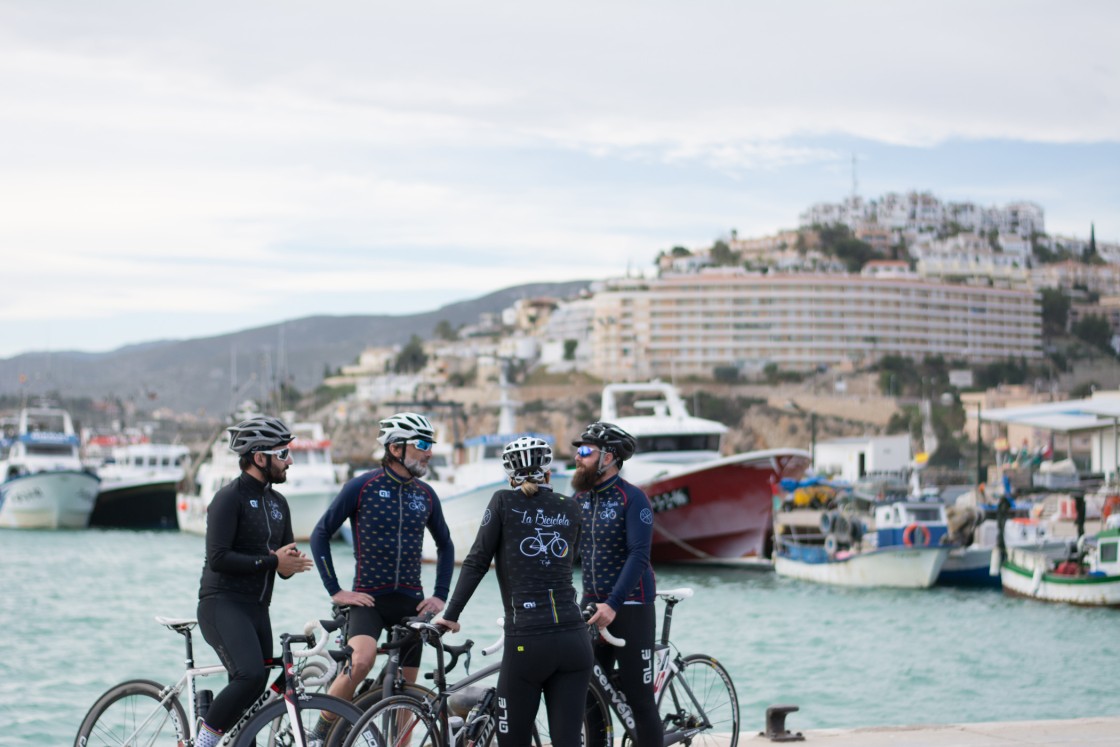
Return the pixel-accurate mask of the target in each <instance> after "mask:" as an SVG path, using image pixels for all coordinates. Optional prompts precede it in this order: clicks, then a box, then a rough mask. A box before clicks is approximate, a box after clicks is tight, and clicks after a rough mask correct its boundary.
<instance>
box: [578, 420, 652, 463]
mask: <svg viewBox="0 0 1120 747" xmlns="http://www.w3.org/2000/svg"><path fill="white" fill-rule="evenodd" d="M583 444H591V445H593V446H598V447H599V448H600V449H602V450H603V451H609V452H610V453H612V454H614V456H615V459H617V460H618V461H620V462H625V461H626V460H627V459H629V458H630V457H632V456H634V452H635V451H637V450H638V442H637V441H635V440H634V437H633V436H631V435H630V434H629V433H627V432H626V431H624V430H622V429H621V428H619V427H618V426H617V425H615V424H614V423H603V422H599V423H592V424H591V425H589V426H587V427H586V428H584V429H583V433H582V434H581V435H580V437H579V438H577V439H576V440H575V441H572V446H581V445H583Z"/></svg>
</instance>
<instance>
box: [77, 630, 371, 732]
mask: <svg viewBox="0 0 1120 747" xmlns="http://www.w3.org/2000/svg"><path fill="white" fill-rule="evenodd" d="M155 619H156V622H158V623H159V624H160V625H163V626H164V627H166V628H168V629H169V630H173V631H175V632H176V633H179V634H180V635H182V636H183V638H184V640H185V646H186V660H185V664H186V671H185V672H184V673H183V676H182V677H180V678H179V680H178V681H177V682H176V683H175V684H174V685H169V686H164V685H161V684H159V683H157V682H153V681H151V680H141V679H137V680H128V681H125V682H121V683H120V684H118V685H115V686H113V687H111V688H110V689H109V690H108V691H106V692H105V694H104V695H102V696H101V697H100V698H98V699H97V701H96V702H95V703H94V704H93V707H92V708H90V710H89V712H88V713H87V714H86V716H85V718H84V719H83V720H82V725H81V727H80V728H79V729H78V735H77V737H76V738H75V740H74V745H75V747H94V746H101V745H125V746H128V747H133V746H135V747H139V746H140V745H161V746H162V745H176V746H177V747H193V746H194V745H195V744H196V742H197V739H198V722H199V721H200V720H201V718H202V717H203V716H204V715H205V714H206V710H207V708H208V707H209V702H210V697H209V696H210V691H208V690H197V689H196V688H197V685H196V680H197V679H198V678H201V677H209V676H213V675H218V674H224V673H225V671H226V669H225V667H224V666H222V665H221V664H212V665H207V666H201V667H196V666H195V663H194V643H193V641H192V638H191V630H192V629H193V628H194V627H195V626H196V625H197V624H198V621H197V620H194V619H185V618H184V619H179V618H167V617H157V618H155ZM342 622H343V620H342V618H340V617H339V618H335V619H334V620H319V621H314V622H310V623H308V624H307V626H305V628H304V634H303V635H292V634H288V633H285V634H283V635H281V636H280V646H281V650H282V655H281V657H280V658H279V659H277V658H270V659H266V660H265V664H266V665H267V666H269V667H280V668H281V672H280V674H279V675H278V676H277V677H276V679H275V680H274V681H273V683H272V685H271V687H269V688H267V689H266V690H265V692H264V693H263V694H262V695H261V696H260V698H258V699H257V701H256V702H254V703H253V705H252V706H250V707H249V709H248V710H247V711H246V712H245V714H244V715H242V717H241V718H240V719H239V720H238V722H237V723H236V724H235V725H234V726H233V727H232V728H230V729H229V730H228V731H227V732H226V734H225V735H223V737H222V742H221V744H223V745H233V747H249V746H250V745H256V746H260V745H264V746H265V747H290V746H292V745H294V746H295V747H312V743H311V742H310V741H309V740H308V737H307V731H308V730H309V728H310V727H311V726H313V725H314V724H315V721H316V720H317V719H318V717H319V714H320V713H328V714H333V716H332V717H334V718H340V719H341V721H340V722H339V724H338V725H337V726H336V727H335V728H334V729H333V730H332V731H331V733H330V734H329V735H328V740H327V741H326V742H323V744H330V745H341V743H342V741H343V738H344V737H345V734H346V733H347V731H348V730H349V727H350V726H351V725H352V724H353V723H354V722H356V721H357V720H358V718H359V717H360V716H361V715H362V714H361V711H360V710H358V709H357V708H356V707H355V706H354V705H353V704H351V703H349V702H348V701H345V700H341V699H339V698H333V697H331V696H329V695H325V694H322V693H315V692H309V690H310V689H313V688H320V687H323V686H325V685H327V684H329V683H330V681H331V679H333V677H334V675H335V674H336V672H337V671H338V667H339V665H340V664H341V663H343V662H346V661H348V659H349V650H348V648H347V647H343V648H342V649H340V650H331V651H326V646H327V643H328V641H329V638H330V636H329V633H330V632H332V631H334V630H337V629H338V627H339V626H340V625H341V624H342ZM316 630H322V635H321V636H320V637H319V640H318V642H316V635H315V631H316ZM292 644H303V645H305V646H307V648H304V649H294V648H293V647H292ZM297 659H300V660H304V663H303V664H302V665H301V666H300V667H297V666H296V663H295V662H296V660H297ZM183 693H185V694H186V701H187V707H186V710H184V708H183V705H182V703H180V695H182V694H183ZM188 713H190V714H191V717H190V718H188V717H187V714H188Z"/></svg>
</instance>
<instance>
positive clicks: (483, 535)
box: [443, 485, 584, 635]
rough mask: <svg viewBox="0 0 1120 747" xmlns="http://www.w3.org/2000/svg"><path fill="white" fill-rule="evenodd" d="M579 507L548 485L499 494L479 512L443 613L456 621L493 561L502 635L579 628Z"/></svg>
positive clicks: (508, 490) (581, 623) (501, 491)
mask: <svg viewBox="0 0 1120 747" xmlns="http://www.w3.org/2000/svg"><path fill="white" fill-rule="evenodd" d="M579 537H580V513H579V507H578V506H577V505H576V504H575V502H574V501H573V500H572V499H571V498H567V497H565V496H563V495H560V494H558V493H554V492H553V491H552V489H551V488H549V487H548V486H547V485H541V486H539V490H538V491H537V493H536V494H535V495H531V496H529V495H525V494H524V493H523V492H522V491H521V490H520V489H512V490H510V489H507V490H499V491H497V492H496V493H494V495H493V497H492V498H491V499H490V503H489V505H487V507H486V510H485V511H484V512H483V514H482V520H481V525H480V526H479V528H478V535H477V536H476V537H475V541H474V544H473V545H472V546H471V550H470V552H469V553H468V554H467V557H466V558H464V559H463V567H462V569H461V570H460V571H459V581H458V582H457V583H456V585H455V593H454V594H453V595H452V597H451V601H450V602H448V604H447V608H446V609H445V610H444V612H443V618H444V619H445V620H452V621H457V620H458V619H459V615H460V613H461V612H462V611H463V607H465V606H466V604H467V600H469V599H470V598H471V595H472V594H473V593H474V591H475V589H476V588H477V587H478V584H479V582H480V581H481V580H482V577H483V576H485V575H486V572H487V571H488V570H489V569H490V561H491V560H494V561H495V565H496V567H497V574H498V588H499V589H500V590H501V594H502V606H503V607H504V608H505V631H506V633H507V634H515V633H516V634H523V635H525V634H529V635H532V634H537V633H552V632H557V631H561V630H569V629H570V630H575V629H579V628H580V627H582V626H583V625H584V622H583V617H582V616H581V615H580V610H579V604H578V600H577V599H576V590H575V587H574V586H573V585H572V562H573V559H574V556H575V552H576V548H577V547H578V546H579Z"/></svg>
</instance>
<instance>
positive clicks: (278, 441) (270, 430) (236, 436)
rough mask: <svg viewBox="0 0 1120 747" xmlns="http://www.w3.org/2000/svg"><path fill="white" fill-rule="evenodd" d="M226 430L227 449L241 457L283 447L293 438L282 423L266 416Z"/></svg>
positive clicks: (250, 419)
mask: <svg viewBox="0 0 1120 747" xmlns="http://www.w3.org/2000/svg"><path fill="white" fill-rule="evenodd" d="M226 430H228V431H229V448H230V449H232V450H233V451H235V452H237V453H238V454H241V455H242V456H244V455H246V454H251V453H253V452H254V451H267V450H268V449H273V448H275V447H277V446H283V445H284V444H287V443H291V441H292V439H293V438H294V436H292V432H291V431H290V430H288V426H286V425H284V423H283V421H281V420H280V419H279V418H271V417H269V416H267V415H260V416H258V417H255V418H249V419H248V420H242V421H241V422H240V423H238V424H237V425H234V426H230V427H229V428H227V429H226Z"/></svg>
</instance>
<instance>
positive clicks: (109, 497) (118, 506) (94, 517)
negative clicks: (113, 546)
mask: <svg viewBox="0 0 1120 747" xmlns="http://www.w3.org/2000/svg"><path fill="white" fill-rule="evenodd" d="M177 486H178V482H177V481H175V480H164V481H162V482H159V481H157V482H134V483H131V484H118V485H116V486H112V485H109V486H106V484H105V483H102V484H101V491H100V492H99V493H98V494H97V502H96V503H95V504H94V507H93V513H92V514H90V517H89V525H90V526H91V527H118V528H122V529H177V528H178V527H179V521H178V519H177V518H176V516H175V513H176V511H175V494H176V493H175V491H176V487H177Z"/></svg>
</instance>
